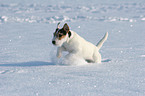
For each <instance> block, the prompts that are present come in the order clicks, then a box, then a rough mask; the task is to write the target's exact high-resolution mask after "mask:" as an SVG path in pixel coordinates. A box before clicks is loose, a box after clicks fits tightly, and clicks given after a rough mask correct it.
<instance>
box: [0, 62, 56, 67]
mask: <svg viewBox="0 0 145 96" xmlns="http://www.w3.org/2000/svg"><path fill="white" fill-rule="evenodd" d="M53 65H56V64H55V63H53V62H44V61H30V62H21V63H11V64H10V63H9V64H0V67H35V66H36V67H37V66H53Z"/></svg>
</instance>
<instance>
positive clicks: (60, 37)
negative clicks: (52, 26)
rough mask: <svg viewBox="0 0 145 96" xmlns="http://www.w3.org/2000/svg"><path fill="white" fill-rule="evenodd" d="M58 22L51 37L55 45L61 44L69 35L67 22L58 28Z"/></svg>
mask: <svg viewBox="0 0 145 96" xmlns="http://www.w3.org/2000/svg"><path fill="white" fill-rule="evenodd" d="M59 24H60V22H59V23H58V24H57V28H56V30H55V32H54V33H53V39H52V44H54V45H56V46H62V44H63V43H64V42H66V41H67V39H68V37H70V35H71V33H70V30H69V26H68V25H67V23H65V24H64V26H63V28H60V27H59Z"/></svg>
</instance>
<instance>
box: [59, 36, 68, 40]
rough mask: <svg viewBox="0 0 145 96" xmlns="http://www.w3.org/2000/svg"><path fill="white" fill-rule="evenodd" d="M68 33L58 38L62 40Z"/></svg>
mask: <svg viewBox="0 0 145 96" xmlns="http://www.w3.org/2000/svg"><path fill="white" fill-rule="evenodd" d="M65 36H66V35H62V36H61V37H59V38H58V39H59V40H61V39H63V38H65Z"/></svg>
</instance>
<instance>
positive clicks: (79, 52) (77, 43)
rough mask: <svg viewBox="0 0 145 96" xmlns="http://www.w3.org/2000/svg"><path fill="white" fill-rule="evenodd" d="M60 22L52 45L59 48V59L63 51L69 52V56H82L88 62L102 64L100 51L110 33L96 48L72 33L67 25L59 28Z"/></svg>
mask: <svg viewBox="0 0 145 96" xmlns="http://www.w3.org/2000/svg"><path fill="white" fill-rule="evenodd" d="M59 24H60V22H59V23H58V24H57V29H56V31H55V33H54V37H53V39H52V43H53V44H54V45H56V46H58V49H57V57H58V58H60V57H61V53H62V51H68V52H69V54H68V55H67V56H69V55H71V54H73V55H76V56H81V57H82V58H84V59H85V60H86V61H87V62H94V63H101V54H100V53H99V49H100V48H101V47H102V45H103V43H104V42H105V40H106V39H107V37H108V32H107V33H106V34H105V36H104V37H103V38H102V39H101V40H100V41H99V43H98V44H97V45H96V46H95V45H94V44H92V43H90V42H88V41H86V40H85V39H83V38H82V37H80V36H79V35H78V34H77V33H75V32H73V31H71V30H70V29H69V26H68V25H67V23H65V24H64V26H63V28H60V27H59Z"/></svg>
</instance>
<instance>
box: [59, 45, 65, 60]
mask: <svg viewBox="0 0 145 96" xmlns="http://www.w3.org/2000/svg"><path fill="white" fill-rule="evenodd" d="M62 51H65V49H64V48H63V47H58V48H57V57H58V58H60V57H61V53H62Z"/></svg>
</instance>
